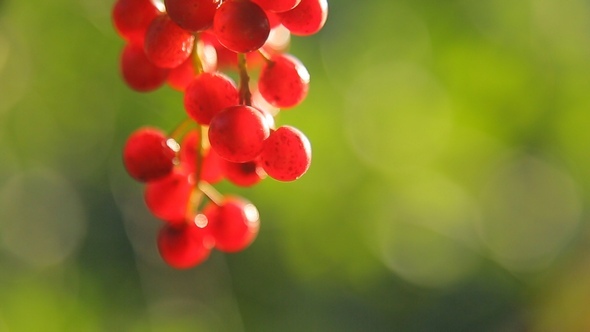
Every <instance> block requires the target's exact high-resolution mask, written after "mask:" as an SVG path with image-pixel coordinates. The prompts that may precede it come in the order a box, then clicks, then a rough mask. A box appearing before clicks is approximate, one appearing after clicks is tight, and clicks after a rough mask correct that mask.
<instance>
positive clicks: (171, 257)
mask: <svg viewBox="0 0 590 332" xmlns="http://www.w3.org/2000/svg"><path fill="white" fill-rule="evenodd" d="M212 247H213V239H212V238H211V236H210V235H209V234H208V232H207V231H206V230H205V229H203V228H200V227H198V226H197V225H196V224H195V223H193V222H181V223H174V224H172V223H166V224H164V226H162V228H161V229H160V231H159V233H158V250H159V252H160V256H162V259H163V260H164V261H165V262H166V263H167V264H168V265H170V266H172V267H174V268H177V269H187V268H191V267H194V266H196V265H198V264H200V263H202V262H203V261H205V260H206V259H207V258H208V257H209V253H210V252H211V248H212Z"/></svg>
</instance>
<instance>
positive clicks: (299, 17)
mask: <svg viewBox="0 0 590 332" xmlns="http://www.w3.org/2000/svg"><path fill="white" fill-rule="evenodd" d="M278 15H279V17H280V18H281V23H282V24H283V25H284V26H285V27H286V28H287V29H289V30H290V31H291V33H292V34H294V35H297V36H309V35H313V34H314V33H316V32H318V31H320V30H321V29H322V27H323V26H324V24H325V23H326V19H327V18H328V0H301V2H300V3H299V4H298V5H297V7H295V8H293V9H291V10H289V11H286V12H283V13H278Z"/></svg>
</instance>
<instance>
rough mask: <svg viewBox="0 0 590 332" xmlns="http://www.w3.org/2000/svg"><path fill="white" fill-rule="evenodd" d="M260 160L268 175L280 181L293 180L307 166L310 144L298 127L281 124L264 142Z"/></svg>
mask: <svg viewBox="0 0 590 332" xmlns="http://www.w3.org/2000/svg"><path fill="white" fill-rule="evenodd" d="M260 162H261V164H262V168H264V170H265V171H266V173H268V175H269V176H270V177H272V178H274V179H276V180H280V181H294V180H297V179H298V178H300V177H301V176H302V175H303V174H304V173H305V172H307V169H308V168H309V165H310V163H311V145H310V144H309V140H308V139H307V137H306V136H305V135H304V134H303V133H302V132H301V131H299V130H298V129H296V128H293V127H290V126H282V127H279V128H278V129H277V130H275V131H274V132H273V133H272V134H271V135H270V137H269V138H268V139H267V140H266V142H265V143H264V149H263V150H262V152H261V153H260Z"/></svg>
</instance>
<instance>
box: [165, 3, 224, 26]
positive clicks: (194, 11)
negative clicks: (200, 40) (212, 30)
mask: <svg viewBox="0 0 590 332" xmlns="http://www.w3.org/2000/svg"><path fill="white" fill-rule="evenodd" d="M219 2H220V0H165V1H164V4H165V5H166V12H167V13H168V15H169V16H170V18H171V19H172V20H173V21H174V22H176V24H178V26H180V27H181V28H183V29H185V30H188V31H192V32H198V31H202V30H205V29H207V28H208V27H210V26H211V24H213V16H214V15H215V11H216V10H217V7H219Z"/></svg>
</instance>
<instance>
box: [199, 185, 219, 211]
mask: <svg viewBox="0 0 590 332" xmlns="http://www.w3.org/2000/svg"><path fill="white" fill-rule="evenodd" d="M199 189H201V191H202V192H203V194H205V196H207V198H209V200H210V201H211V202H213V204H215V205H217V206H221V202H222V201H223V195H222V194H221V193H220V192H219V191H217V189H215V187H213V186H212V185H211V184H209V183H208V182H206V181H199Z"/></svg>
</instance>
